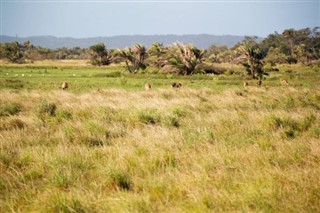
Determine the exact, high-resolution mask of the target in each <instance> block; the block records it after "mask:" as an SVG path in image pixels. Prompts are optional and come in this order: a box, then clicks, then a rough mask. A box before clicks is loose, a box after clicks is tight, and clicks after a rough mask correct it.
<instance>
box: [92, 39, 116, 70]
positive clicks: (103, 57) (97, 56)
mask: <svg viewBox="0 0 320 213" xmlns="http://www.w3.org/2000/svg"><path fill="white" fill-rule="evenodd" d="M89 50H90V61H91V64H93V65H99V66H101V65H109V64H110V63H111V56H110V54H109V52H108V50H107V49H106V47H105V45H104V43H98V44H96V45H93V46H91V47H90V48H89Z"/></svg>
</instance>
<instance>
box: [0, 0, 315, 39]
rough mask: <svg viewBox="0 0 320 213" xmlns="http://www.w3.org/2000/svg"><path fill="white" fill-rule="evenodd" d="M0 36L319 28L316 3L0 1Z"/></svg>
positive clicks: (279, 0) (292, 0)
mask: <svg viewBox="0 0 320 213" xmlns="http://www.w3.org/2000/svg"><path fill="white" fill-rule="evenodd" d="M0 1H1V2H0V5H1V8H0V11H1V15H0V16H1V17H0V18H1V20H0V23H1V26H0V31H1V32H0V34H1V35H8V36H18V37H27V36H41V35H52V36H57V37H74V38H86V37H98V36H115V35H166V34H178V35H185V34H213V35H241V36H243V35H250V36H261V37H266V36H267V35H269V34H271V33H274V32H275V31H277V32H278V33H282V32H283V30H285V29H290V28H293V29H296V30H298V29H302V28H306V27H309V28H313V27H316V26H320V0H312V1H308V0H306V1H298V0H288V1H287V0H286V1H284V0H256V1H254V0H226V1H222V0H205V1H204V0H200V1H196V0H195V1H181V0H175V1H174V0H151V1H145V0H140V1H133V0H131V1H130V0H129V1H121V0H120V1H116V0H114V1H111V0H96V1H89V0H67V1H66V0H32V1H31V0H0Z"/></svg>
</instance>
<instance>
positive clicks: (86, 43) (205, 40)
mask: <svg viewBox="0 0 320 213" xmlns="http://www.w3.org/2000/svg"><path fill="white" fill-rule="evenodd" d="M0 39H1V43H7V42H13V41H18V42H19V43H23V42H24V41H26V40H29V41H30V42H31V44H33V45H35V46H41V47H46V48H50V49H57V48H61V47H67V48H72V47H81V48H88V47H90V46H91V45H94V44H97V43H99V42H103V43H104V44H105V45H106V46H107V48H108V49H114V48H124V47H130V46H132V45H133V44H136V43H140V44H143V45H145V46H146V47H149V46H150V45H151V44H152V43H154V42H159V43H163V44H164V45H167V44H172V43H174V42H177V41H180V42H183V43H188V44H189V43H191V44H194V45H195V46H196V47H198V48H208V47H210V46H211V45H212V44H215V45H227V46H228V47H232V46H234V45H235V44H236V43H238V42H240V41H242V40H243V39H244V36H234V35H208V34H200V35H123V36H111V37H91V38H71V37H55V36H30V37H25V38H21V37H17V38H16V37H12V36H0Z"/></svg>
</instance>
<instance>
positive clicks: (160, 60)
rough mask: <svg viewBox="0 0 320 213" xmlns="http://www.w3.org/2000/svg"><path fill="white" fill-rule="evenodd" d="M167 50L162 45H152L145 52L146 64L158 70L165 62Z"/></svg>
mask: <svg viewBox="0 0 320 213" xmlns="http://www.w3.org/2000/svg"><path fill="white" fill-rule="evenodd" d="M166 52H167V48H165V47H164V46H163V44H162V43H157V42H156V43H153V44H152V45H151V46H150V48H149V49H148V51H147V54H148V58H147V63H148V64H149V65H150V66H153V67H156V68H158V69H160V68H161V67H163V66H164V65H165V62H166Z"/></svg>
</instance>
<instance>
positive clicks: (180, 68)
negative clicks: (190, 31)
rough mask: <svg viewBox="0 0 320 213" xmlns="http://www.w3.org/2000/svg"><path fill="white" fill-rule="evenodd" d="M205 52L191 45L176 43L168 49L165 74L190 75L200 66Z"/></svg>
mask: <svg viewBox="0 0 320 213" xmlns="http://www.w3.org/2000/svg"><path fill="white" fill-rule="evenodd" d="M204 54H205V50H200V49H198V48H196V47H195V46H193V45H185V44H182V43H179V42H177V43H176V44H175V45H174V46H172V47H171V48H170V49H169V52H168V56H167V57H168V59H167V64H166V66H165V67H164V71H165V72H172V73H177V74H179V75H192V74H194V73H195V72H196V71H197V68H198V66H199V65H200V64H202V61H203V57H204Z"/></svg>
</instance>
